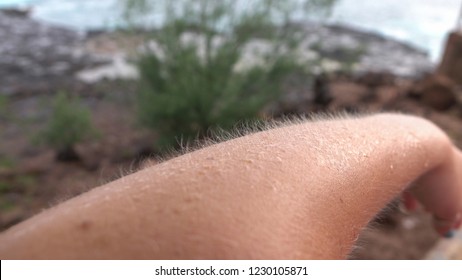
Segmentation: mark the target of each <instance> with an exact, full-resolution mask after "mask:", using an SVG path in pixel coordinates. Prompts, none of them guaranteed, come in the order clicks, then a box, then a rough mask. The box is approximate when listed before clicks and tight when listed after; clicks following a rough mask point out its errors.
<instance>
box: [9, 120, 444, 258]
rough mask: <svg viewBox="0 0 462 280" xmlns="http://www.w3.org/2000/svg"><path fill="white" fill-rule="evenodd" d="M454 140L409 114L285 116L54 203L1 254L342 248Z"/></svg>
mask: <svg viewBox="0 0 462 280" xmlns="http://www.w3.org/2000/svg"><path fill="white" fill-rule="evenodd" d="M450 150H451V145H450V141H449V140H448V139H447V137H446V136H445V135H444V133H442V132H441V131H440V130H439V129H438V128H436V127H435V126H434V125H432V124H431V123H429V122H426V121H424V120H422V119H418V118H413V117H405V116H396V115H379V116H373V117H368V118H363V119H358V120H344V121H320V122H307V123H303V124H298V125H291V126H287V127H281V128H278V129H273V130H269V131H265V132H260V133H256V134H253V135H249V136H246V137H241V138H238V139H234V140H231V141H227V142H225V143H221V144H217V145H213V146H210V147H208V148H204V149H201V150H198V151H196V152H193V153H190V154H186V155H183V156H181V157H178V158H175V159H172V160H170V161H167V162H164V163H162V164H159V165H156V166H153V167H151V168H148V169H145V170H143V171H140V172H138V173H135V174H132V175H130V176H126V177H124V178H122V179H120V180H118V181H115V182H112V183H110V184H108V185H106V186H102V187H99V188H96V189H94V190H93V191H91V192H88V193H86V194H84V195H82V196H80V197H77V198H74V199H72V200H70V201H68V202H65V203H63V204H61V205H59V206H58V207H55V208H52V209H50V210H48V211H46V212H44V213H42V214H40V215H37V216H36V217H34V218H32V219H30V220H28V221H26V222H24V223H22V224H20V225H18V226H16V227H13V228H12V229H10V230H9V231H7V232H5V233H3V235H2V236H1V237H0V257H2V259H3V258H162V259H164V258H343V257H345V255H346V254H347V253H348V252H349V250H350V248H351V245H352V243H353V242H354V240H355V238H356V237H357V235H358V234H359V231H360V230H361V228H362V227H364V226H365V225H366V224H367V223H368V221H369V220H370V219H371V218H372V217H373V216H374V215H375V213H376V212H377V211H379V210H380V209H381V208H382V207H383V206H385V204H386V203H387V202H388V201H389V200H390V199H392V198H393V197H394V196H396V195H397V194H398V193H400V192H401V191H402V190H403V189H404V188H405V187H407V186H408V185H409V184H410V183H411V182H413V181H415V180H416V179H417V178H419V177H420V176H421V175H423V174H425V173H427V172H428V171H429V170H433V169H435V168H437V167H438V166H440V165H442V164H444V162H445V161H446V160H447V158H448V154H449V153H450ZM390 151H392V152H390Z"/></svg>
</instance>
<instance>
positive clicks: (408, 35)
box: [0, 0, 462, 60]
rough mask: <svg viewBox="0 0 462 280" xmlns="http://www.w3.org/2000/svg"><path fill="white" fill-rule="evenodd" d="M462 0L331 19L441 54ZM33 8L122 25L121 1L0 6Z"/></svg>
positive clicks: (415, 0)
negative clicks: (119, 2)
mask: <svg viewBox="0 0 462 280" xmlns="http://www.w3.org/2000/svg"><path fill="white" fill-rule="evenodd" d="M461 5H462V0H369V1H367V0H339V2H338V4H337V5H336V7H335V8H334V10H333V13H332V16H331V18H330V19H329V21H330V22H333V23H340V24H346V25H351V26H353V27H357V28H360V29H363V30H368V31H374V32H377V33H380V34H383V35H387V36H390V37H392V38H395V39H399V40H402V41H404V42H408V43H411V44H413V45H415V46H417V47H420V48H422V49H424V50H427V51H428V52H429V54H430V56H431V57H432V59H433V60H437V59H438V58H439V57H440V55H441V50H442V46H443V45H444V39H445V37H446V35H447V33H448V32H449V31H450V30H453V29H454V28H455V27H456V22H457V18H458V16H459V10H460V8H461ZM15 6H16V7H17V6H20V7H21V6H22V7H32V8H33V17H35V18H37V19H41V20H44V21H48V22H51V23H56V24H61V25H66V26H69V27H72V28H76V29H80V30H88V29H101V28H113V27H116V26H119V25H120V24H121V22H120V20H119V18H118V17H117V15H118V14H119V11H120V6H119V5H118V0H0V7H15Z"/></svg>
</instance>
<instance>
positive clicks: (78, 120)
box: [39, 92, 96, 161]
mask: <svg viewBox="0 0 462 280" xmlns="http://www.w3.org/2000/svg"><path fill="white" fill-rule="evenodd" d="M95 136H96V130H95V129H94V128H93V126H92V123H91V115H90V111H89V110H88V109H86V108H84V107H82V106H81V105H80V103H79V102H78V100H77V99H76V98H71V97H70V96H69V95H68V94H66V93H64V92H61V93H59V94H58V95H57V96H56V97H55V99H54V102H53V110H52V114H51V118H50V120H49V122H48V123H47V125H46V127H45V129H44V130H43V131H42V132H41V133H40V134H39V141H40V142H43V143H45V144H47V145H48V146H50V147H52V148H53V149H55V150H56V159H57V160H59V161H75V160H79V159H80V157H79V156H78V154H77V152H76V151H75V145H76V144H77V143H79V142H81V141H83V140H86V139H89V138H91V137H95Z"/></svg>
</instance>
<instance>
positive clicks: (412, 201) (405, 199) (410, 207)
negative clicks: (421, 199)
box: [402, 191, 419, 211]
mask: <svg viewBox="0 0 462 280" xmlns="http://www.w3.org/2000/svg"><path fill="white" fill-rule="evenodd" d="M402 203H403V205H404V208H405V209H406V210H407V211H415V210H417V208H418V206H419V203H418V201H417V199H416V198H415V197H414V196H413V195H412V194H411V193H410V192H409V191H404V192H403V194H402Z"/></svg>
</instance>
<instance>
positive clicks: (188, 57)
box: [127, 0, 334, 149]
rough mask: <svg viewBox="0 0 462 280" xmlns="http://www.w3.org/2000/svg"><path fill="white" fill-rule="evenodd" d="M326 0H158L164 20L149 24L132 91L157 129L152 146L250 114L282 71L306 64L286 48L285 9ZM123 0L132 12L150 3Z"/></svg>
mask: <svg viewBox="0 0 462 280" xmlns="http://www.w3.org/2000/svg"><path fill="white" fill-rule="evenodd" d="M332 2H334V1H323V0H320V1H284V3H282V1H271V0H260V1H250V2H248V3H247V4H245V5H241V6H240V8H239V5H237V4H236V3H235V1H230V0H219V1H211V0H190V1H184V0H181V1H168V0H167V1H160V2H158V3H157V4H158V6H160V7H164V11H163V14H164V15H165V22H164V24H163V26H162V27H161V28H160V29H159V30H158V31H156V32H153V40H154V41H155V43H156V47H155V48H154V50H151V51H147V52H144V53H143V54H142V55H141V56H140V58H139V70H140V74H141V86H140V91H139V94H138V112H139V119H140V121H141V123H142V124H144V125H145V126H147V127H149V128H151V129H154V130H156V131H157V132H159V135H160V139H159V140H158V142H157V146H158V148H160V149H163V148H165V147H171V146H176V145H177V143H178V142H182V143H184V142H186V143H187V142H189V141H190V140H192V139H194V138H197V137H198V138H202V137H204V136H205V135H206V134H207V133H208V132H209V130H210V129H213V128H216V127H219V128H222V129H225V130H226V129H229V128H231V127H232V126H234V125H235V124H236V123H237V122H239V121H242V120H251V119H257V118H258V116H259V114H260V112H261V111H262V109H263V108H264V107H265V106H266V105H268V104H270V103H271V102H273V101H275V100H277V98H278V97H279V95H280V94H281V91H282V87H283V83H284V81H285V79H286V78H287V77H288V76H290V75H291V74H293V73H294V72H298V73H300V72H306V71H305V69H306V66H307V65H303V66H302V65H299V64H298V63H297V61H296V57H295V56H294V54H295V53H296V50H297V48H298V46H299V43H300V42H301V40H302V39H303V38H301V37H300V34H301V33H300V32H296V28H295V27H293V26H291V25H290V20H291V11H294V10H297V8H299V6H300V5H301V6H303V4H305V5H307V4H310V5H311V6H310V7H309V8H313V7H314V6H316V7H319V6H322V5H327V4H326V3H328V4H330V3H332ZM321 3H322V4H321ZM128 4H129V5H128V7H129V8H131V9H132V12H133V10H134V11H135V14H136V13H140V12H141V11H142V10H146V9H149V8H150V6H149V5H148V2H147V1H141V0H139V1H136V0H131V1H128ZM241 4H242V3H241ZM243 7H247V8H246V9H242V8H243ZM151 8H152V7H151ZM298 11H300V9H298ZM127 14H128V15H129V14H130V13H127ZM252 45H253V46H254V48H253V50H250V49H252V48H251V46H252ZM254 51H255V52H257V54H254V53H253V52H254ZM305 74H306V73H305Z"/></svg>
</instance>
